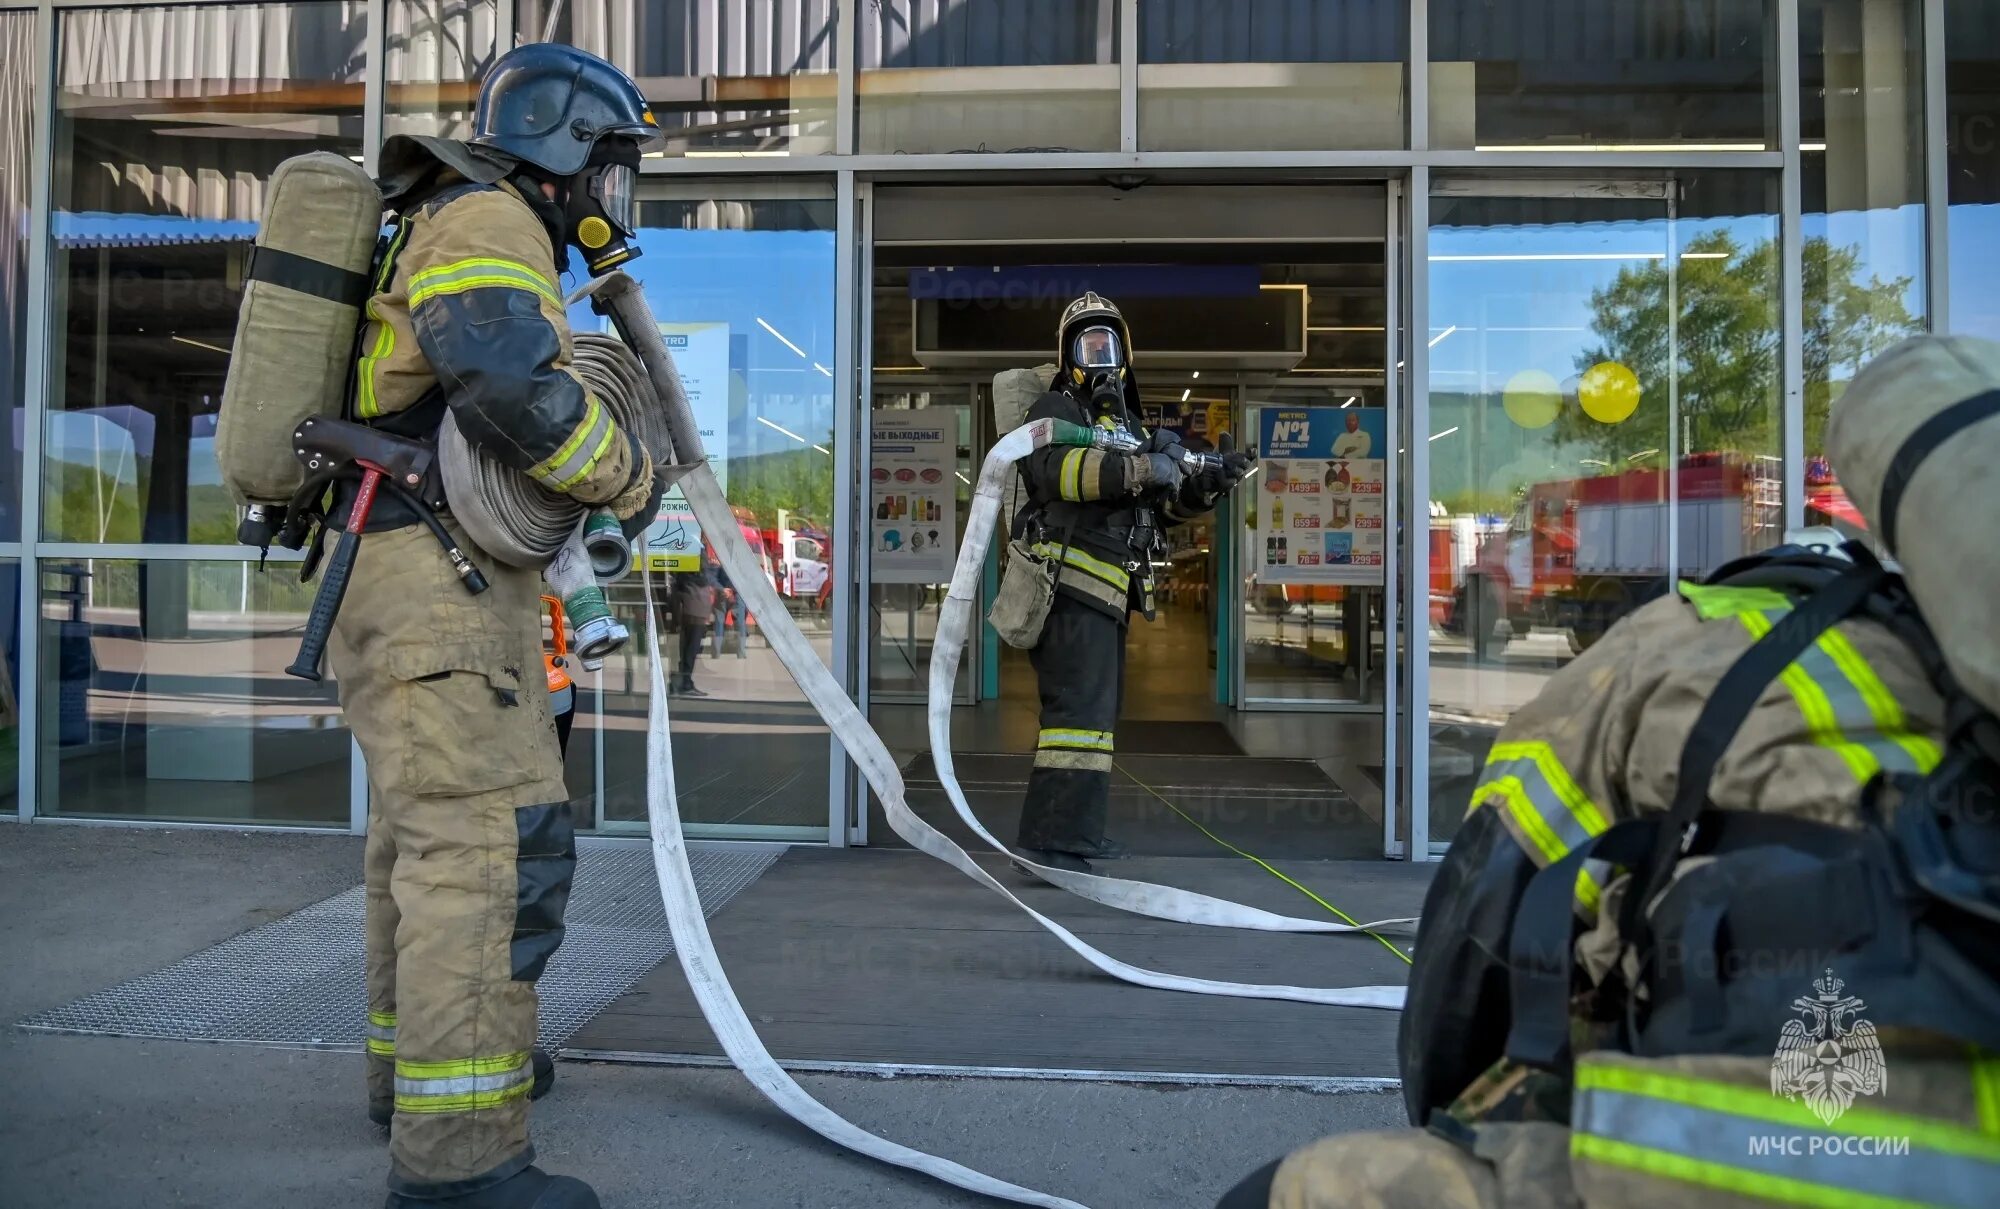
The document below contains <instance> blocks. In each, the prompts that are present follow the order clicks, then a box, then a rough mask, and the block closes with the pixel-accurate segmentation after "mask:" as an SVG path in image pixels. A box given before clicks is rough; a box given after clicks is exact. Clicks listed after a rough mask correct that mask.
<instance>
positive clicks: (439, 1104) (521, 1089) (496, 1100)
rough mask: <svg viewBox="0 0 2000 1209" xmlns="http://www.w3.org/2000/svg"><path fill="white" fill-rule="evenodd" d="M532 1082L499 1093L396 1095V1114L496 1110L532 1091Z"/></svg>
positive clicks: (519, 1084) (517, 1084) (504, 1088)
mask: <svg viewBox="0 0 2000 1209" xmlns="http://www.w3.org/2000/svg"><path fill="white" fill-rule="evenodd" d="M534 1086H535V1085H534V1082H533V1081H532V1080H530V1081H529V1082H525V1083H516V1084H514V1085H513V1086H511V1087H503V1088H501V1089H500V1090H499V1091H470V1092H460V1093H458V1094H456V1095H449V1096H423V1095H398V1096H397V1097H396V1111H397V1112H417V1113H439V1112H478V1111H479V1110H481V1109H486V1108H498V1107H500V1106H501V1105H502V1104H505V1103H507V1102H508V1101H509V1100H518V1099H520V1098H521V1097H522V1096H525V1095H527V1094H528V1093H529V1092H530V1091H532V1090H534Z"/></svg>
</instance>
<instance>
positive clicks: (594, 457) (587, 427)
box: [528, 395, 618, 491]
mask: <svg viewBox="0 0 2000 1209" xmlns="http://www.w3.org/2000/svg"><path fill="white" fill-rule="evenodd" d="M584 398H585V400H586V402H585V404H584V409H583V419H581V420H579V421H577V425H576V427H575V428H574V429H572V430H571V431H570V434H569V439H568V440H567V441H564V442H563V443H562V448H560V449H558V450H556V451H555V452H554V453H552V454H550V455H549V456H548V457H546V458H544V459H542V460H541V461H540V462H538V463H536V464H535V465H534V466H531V467H529V469H528V477H529V478H534V479H551V480H553V481H552V482H551V483H550V484H549V486H550V487H552V488H553V489H555V490H557V491H568V490H569V489H570V488H571V487H574V486H576V485H577V484H578V483H580V482H582V481H583V480H584V478H585V477H587V476H588V475H589V474H590V472H591V471H593V470H595V469H597V463H598V462H599V461H601V460H602V459H603V457H604V451H605V450H607V449H609V448H611V439H612V438H613V437H615V436H617V435H618V428H617V426H616V425H614V424H613V423H612V422H611V416H610V414H609V413H608V412H606V411H605V410H604V404H602V403H600V402H598V399H597V396H596V395H586V396H584ZM586 442H595V444H594V447H593V448H592V449H591V451H590V455H589V456H588V457H581V458H580V457H579V456H578V455H579V454H580V453H581V452H582V450H583V447H584V445H585V443H586Z"/></svg>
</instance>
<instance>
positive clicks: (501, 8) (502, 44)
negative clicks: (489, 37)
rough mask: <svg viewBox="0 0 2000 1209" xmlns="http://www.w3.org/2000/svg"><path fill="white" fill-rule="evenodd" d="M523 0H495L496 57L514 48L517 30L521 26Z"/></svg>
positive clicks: (494, 39) (494, 38) (494, 30)
mask: <svg viewBox="0 0 2000 1209" xmlns="http://www.w3.org/2000/svg"><path fill="white" fill-rule="evenodd" d="M520 2H521V0H494V5H493V10H494V11H493V46H494V48H495V50H496V51H497V52H498V53H496V54H495V56H494V57H495V58H498V57H499V56H500V55H504V54H506V53H507V52H508V51H510V50H512V49H514V38H515V32H516V30H518V29H519V27H520V15H521V14H520V7H519V5H520Z"/></svg>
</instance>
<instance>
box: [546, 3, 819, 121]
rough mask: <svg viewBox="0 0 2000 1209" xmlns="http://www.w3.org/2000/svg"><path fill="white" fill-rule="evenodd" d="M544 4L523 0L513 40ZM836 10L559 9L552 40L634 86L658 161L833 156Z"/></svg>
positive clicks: (769, 6)
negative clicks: (654, 132) (655, 120)
mask: <svg viewBox="0 0 2000 1209" xmlns="http://www.w3.org/2000/svg"><path fill="white" fill-rule="evenodd" d="M551 3H552V0H524V2H523V3H522V5H521V8H520V23H521V24H520V29H521V38H522V40H523V41H536V40H539V39H540V37H541V31H542V30H543V28H544V23H545V22H546V21H547V20H548V11H549V7H550V4H551ZM838 7H839V4H838V0H784V2H783V3H767V2H765V0H758V2H757V3H749V4H718V3H716V2H715V0H647V2H646V3H643V4H634V3H633V2H632V0H560V9H561V11H560V13H559V14H558V17H557V20H556V26H555V40H556V41H558V42H567V43H569V44H570V45H572V46H580V47H582V48H583V49H585V50H587V51H590V52H591V53H593V54H597V55H602V56H603V57H605V58H606V59H609V60H611V61H612V62H613V63H616V64H617V65H618V66H619V67H621V68H623V69H625V71H627V72H629V73H630V74H631V75H632V76H634V77H635V78H637V79H638V81H639V87H640V88H642V89H644V90H645V93H646V99H647V100H649V101H651V102H652V104H653V112H654V113H655V114H656V115H657V116H658V117H659V119H660V126H661V129H662V130H663V131H664V132H665V133H666V136H667V147H666V150H665V151H664V152H663V153H662V154H665V155H691V154H692V155H700V154H710V155H827V154H831V153H832V151H833V109H834V94H835V93H836V92H837V91H838V84H837V81H836V80H835V77H834V71H835V69H836V66H837V64H838V63H839V58H838V55H837V54H836V51H837V49H838V44H839V41H840V39H839V37H838V35H837V33H836V32H835V27H834V11H835V10H836V9H837V8H838Z"/></svg>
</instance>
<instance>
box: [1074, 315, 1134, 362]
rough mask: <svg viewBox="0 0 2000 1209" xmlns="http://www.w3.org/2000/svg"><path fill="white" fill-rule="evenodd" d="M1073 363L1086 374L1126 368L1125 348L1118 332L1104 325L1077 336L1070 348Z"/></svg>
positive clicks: (1081, 332)
mask: <svg viewBox="0 0 2000 1209" xmlns="http://www.w3.org/2000/svg"><path fill="white" fill-rule="evenodd" d="M1070 358H1071V361H1072V363H1073V364H1074V365H1075V366H1076V367H1077V368H1078V369H1081V370H1083V371H1084V372H1086V373H1091V372H1095V371H1097V370H1118V369H1122V368H1124V366H1125V347H1124V344H1123V342H1122V341H1120V340H1119V339H1118V333H1117V331H1116V330H1114V329H1112V328H1110V327H1105V326H1102V325H1099V326H1095V327H1087V328H1084V329H1083V330H1082V331H1080V332H1078V333H1077V334H1076V340H1075V341H1074V342H1073V343H1072V344H1071V346H1070Z"/></svg>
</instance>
